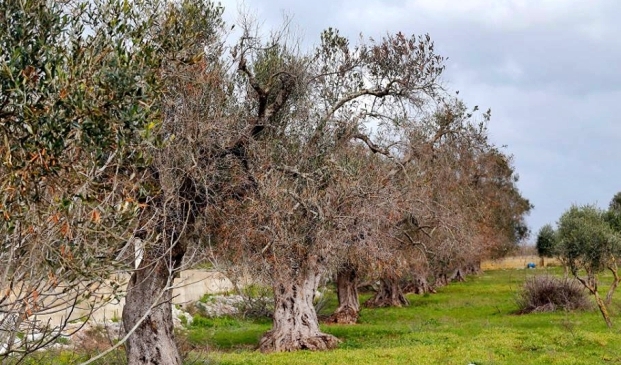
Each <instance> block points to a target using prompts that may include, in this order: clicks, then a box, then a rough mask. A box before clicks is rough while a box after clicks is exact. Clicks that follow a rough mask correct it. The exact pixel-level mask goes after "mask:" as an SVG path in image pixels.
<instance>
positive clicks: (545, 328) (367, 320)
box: [24, 268, 621, 365]
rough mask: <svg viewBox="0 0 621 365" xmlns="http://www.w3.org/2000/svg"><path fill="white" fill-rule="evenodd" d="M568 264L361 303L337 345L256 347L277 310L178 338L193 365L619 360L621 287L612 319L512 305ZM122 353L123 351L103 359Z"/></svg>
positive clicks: (118, 360)
mask: <svg viewBox="0 0 621 365" xmlns="http://www.w3.org/2000/svg"><path fill="white" fill-rule="evenodd" d="M548 270H549V271H548ZM561 272H562V270H561V269H559V268H555V269H536V270H495V271H488V272H486V273H484V274H481V275H479V276H474V277H469V278H468V280H467V282H464V283H453V284H451V285H449V286H447V287H445V288H442V289H440V290H439V292H438V293H437V294H432V295H425V296H416V295H410V296H409V297H408V298H409V300H410V302H411V305H410V306H409V307H405V308H385V309H363V310H362V313H361V317H360V323H359V324H357V325H324V326H323V327H322V328H323V330H324V331H325V332H328V333H331V334H333V335H335V336H337V337H338V338H340V339H341V340H342V343H341V344H340V346H339V348H338V349H336V350H332V351H325V352H308V351H300V352H294V353H276V354H262V353H259V352H257V351H255V350H254V348H255V347H256V345H257V343H258V340H259V338H260V336H261V334H262V333H263V332H265V331H267V330H268V329H269V328H270V325H271V324H270V322H269V320H259V321H249V320H240V319H235V318H216V319H209V318H202V317H197V319H196V321H195V324H194V325H193V326H191V327H189V328H188V329H186V330H184V331H182V332H181V333H180V336H179V338H180V342H181V346H182V349H183V350H184V352H185V353H186V354H187V355H189V356H188V360H187V361H186V364H187V365H190V364H196V365H205V364H220V365H225V364H227V365H230V364H276V365H278V364H283V365H284V364H443V365H444V364H448V365H450V364H454V365H468V364H477V365H499V364H511V365H514V364H525V365H532V364H542V365H543V364H546V365H547V364H559V365H560V364H585V365H586V364H589V365H591V364H621V316H618V315H617V314H619V313H621V306H620V304H621V294H618V295H617V296H616V298H615V301H613V305H612V306H611V308H610V309H611V312H612V315H613V321H615V320H616V322H618V323H616V325H615V327H613V329H608V328H607V327H606V326H605V324H604V321H603V320H602V318H601V317H600V314H599V312H598V311H597V310H596V309H593V310H591V311H586V312H557V313H538V314H528V315H516V314H514V313H515V311H516V310H517V305H516V304H515V299H516V295H517V292H518V291H519V289H520V288H521V286H522V283H523V282H524V280H525V279H527V278H528V277H531V276H533V275H539V274H546V273H553V274H555V275H561ZM602 288H604V285H602ZM369 295H370V294H366V295H363V296H362V298H361V299H362V300H365V299H366V298H368V297H369ZM615 303H617V304H615ZM335 306H336V298H335V296H334V295H328V296H327V302H326V306H325V307H324V309H323V310H322V312H321V313H320V314H323V315H326V314H329V313H331V311H333V310H334V308H335ZM90 353H91V354H92V352H90ZM50 356H51V357H50ZM88 357H89V355H88V353H85V352H84V351H80V350H78V351H77V352H71V353H69V352H62V353H56V354H54V353H52V352H50V353H47V354H46V353H39V355H38V356H36V358H34V359H30V360H29V361H26V362H25V363H24V364H27V365H47V364H75V363H79V362H81V361H80V360H82V361H83V360H86V359H87V358H88ZM123 362H124V355H123V353H122V351H119V352H117V353H113V354H112V355H111V356H109V357H107V358H106V359H103V360H101V361H98V362H97V364H99V365H103V364H106V365H107V364H122V363H123Z"/></svg>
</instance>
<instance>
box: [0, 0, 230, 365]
mask: <svg viewBox="0 0 621 365" xmlns="http://www.w3.org/2000/svg"><path fill="white" fill-rule="evenodd" d="M0 9H1V10H0V23H1V25H0V90H1V93H0V134H1V138H2V145H1V146H0V155H1V156H2V157H1V158H2V164H1V165H0V181H1V182H0V184H1V186H0V199H1V200H0V210H1V213H0V214H1V215H2V219H1V220H0V234H1V235H2V237H3V239H2V243H1V244H0V267H1V272H0V275H1V276H0V280H1V282H0V311H1V312H3V316H2V317H1V318H0V325H1V326H2V327H3V329H8V332H5V331H3V334H4V333H8V338H5V339H3V341H4V344H5V345H6V346H5V347H4V349H3V354H2V356H11V355H12V354H21V355H20V356H25V355H27V354H28V353H31V352H32V351H35V350H36V349H38V348H41V347H43V346H45V345H47V344H50V343H53V341H54V338H55V337H56V336H59V335H61V334H63V329H64V328H65V325H66V320H67V319H68V318H66V320H65V323H63V324H61V325H60V326H55V327H53V326H50V325H49V324H48V323H45V322H43V323H42V322H41V321H39V320H38V318H39V316H41V315H45V314H46V313H50V312H52V311H59V310H62V309H65V308H69V310H71V308H73V307H74V306H75V305H76V304H81V305H89V306H91V308H93V309H94V308H96V307H97V306H98V305H100V304H102V303H104V302H105V301H106V300H107V299H109V298H110V297H114V296H117V297H118V295H119V294H120V293H118V291H117V289H118V287H119V284H120V283H118V282H117V281H116V280H114V275H113V274H115V273H118V272H126V271H129V270H130V269H131V268H133V266H134V265H133V255H129V257H128V256H126V255H124V254H123V252H127V251H128V250H127V246H131V245H132V243H133V242H135V240H136V239H137V238H140V239H141V240H142V241H143V242H144V247H145V250H147V251H148V253H147V254H145V259H144V260H143V261H142V267H148V268H154V267H156V268H158V267H159V266H158V265H159V263H160V262H161V260H164V262H165V263H170V260H172V259H171V256H174V255H171V250H170V247H171V242H174V240H173V241H166V242H165V243H163V242H162V240H163V239H168V238H170V235H166V233H168V232H170V230H168V227H170V225H169V224H168V221H170V220H167V219H166V217H168V216H170V215H172V213H170V212H172V211H173V210H175V209H168V206H167V205H166V203H165V202H166V199H165V198H164V197H163V196H164V195H165V194H163V193H161V192H162V190H164V189H161V188H160V186H161V185H160V182H159V181H158V177H159V176H162V175H163V174H158V171H157V166H156V164H154V161H156V160H157V157H158V154H157V153H156V152H157V151H159V150H161V147H162V146H163V145H164V144H165V143H166V135H164V134H162V133H159V131H161V130H162V129H161V125H162V123H163V120H170V118H171V117H170V114H171V112H172V109H171V108H170V107H169V104H167V103H166V102H165V101H166V100H167V99H169V98H168V96H167V95H169V94H170V85H171V83H170V82H169V81H167V80H169V79H170V75H171V74H172V70H173V69H174V67H175V66H179V67H181V66H180V65H189V64H193V63H196V62H197V60H199V59H201V58H204V47H205V46H207V45H208V41H209V39H210V38H211V37H212V35H213V34H214V32H215V30H214V29H216V28H217V27H218V26H219V24H220V23H219V14H220V11H221V10H220V9H219V8H216V7H215V6H214V5H213V4H210V3H207V2H203V1H180V2H174V3H172V2H167V1H133V2H131V3H130V2H127V1H120V0H98V1H71V0H67V1H44V0H25V1H4V2H2V3H1V5H0ZM170 206H171V207H172V206H173V204H170ZM176 210H177V211H176V213H181V214H183V210H181V211H180V210H179V209H176ZM162 212H168V213H166V214H163V213H162ZM154 221H159V224H156V223H154ZM179 226H180V225H178V227H179ZM178 227H177V228H176V229H177V231H178V230H179V229H178ZM163 233H164V234H163ZM173 247H174V245H173ZM152 248H155V249H154V250H152ZM130 252H133V247H131V251H130ZM162 258H163V259H162ZM175 259H179V257H178V255H177V256H176V257H175ZM166 260H169V261H166ZM166 266H167V268H170V270H158V269H156V270H152V271H150V272H151V273H153V272H156V273H157V274H156V275H150V276H149V275H145V276H146V277H147V279H146V280H143V278H144V276H142V277H139V278H137V276H139V275H140V273H142V272H144V271H145V269H142V271H141V269H140V268H139V270H138V271H136V272H135V273H133V276H134V277H133V279H132V282H131V283H130V286H129V287H130V293H129V294H128V305H127V306H126V309H127V310H129V311H133V312H132V314H133V315H127V316H125V315H124V317H125V319H126V324H125V325H126V326H127V327H128V328H129V329H130V331H128V335H130V336H133V337H132V340H130V343H129V347H128V358H129V362H130V363H133V364H138V363H167V364H174V363H180V359H179V356H178V352H177V350H176V348H175V347H174V342H173V340H172V318H171V315H170V314H167V312H170V302H169V300H170V290H169V289H170V286H165V285H164V286H161V285H160V284H161V282H162V281H163V282H166V283H169V282H170V280H171V277H172V276H171V275H172V274H174V268H175V267H176V266H175V265H174V264H172V265H169V264H166ZM147 270H148V269H147ZM164 274H165V275H166V277H165V278H164V279H163V280H162V278H161V277H162V276H163V275H164ZM158 275H159V276H158ZM149 280H152V281H151V282H149ZM154 282H155V283H156V284H153V283H154ZM140 285H144V286H151V287H154V288H156V289H157V290H156V292H157V293H156V294H153V293H149V292H148V291H146V290H141V288H136V286H140ZM158 285H160V286H158ZM85 298H89V299H88V300H85ZM145 323H146V324H147V325H144V324H145ZM140 324H142V325H143V326H142V327H140ZM148 329H151V331H150V332H149V331H148ZM24 331H25V332H26V333H27V334H28V333H30V332H33V331H36V332H39V333H43V336H42V337H35V336H25V337H24V339H23V340H19V339H17V338H16V334H17V332H24ZM154 334H155V336H153V335H154ZM33 338H39V339H38V340H33ZM147 340H148V341H147ZM149 341H150V342H149ZM143 342H149V344H148V345H147V346H140V345H139V344H140V343H143ZM145 348H148V350H150V353H148V352H147V351H143V349H145ZM151 354H156V355H154V356H151Z"/></svg>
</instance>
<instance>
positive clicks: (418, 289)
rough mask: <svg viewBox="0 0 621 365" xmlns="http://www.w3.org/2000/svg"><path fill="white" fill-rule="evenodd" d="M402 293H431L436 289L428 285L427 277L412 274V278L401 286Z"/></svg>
mask: <svg viewBox="0 0 621 365" xmlns="http://www.w3.org/2000/svg"><path fill="white" fill-rule="evenodd" d="M403 292H404V293H414V294H431V293H435V292H436V291H435V290H434V289H433V288H432V287H431V285H429V282H428V281H427V278H426V277H425V276H423V275H414V278H413V279H412V280H411V281H410V282H409V283H407V284H406V285H405V286H404V287H403Z"/></svg>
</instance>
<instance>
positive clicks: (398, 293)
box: [364, 276, 410, 308]
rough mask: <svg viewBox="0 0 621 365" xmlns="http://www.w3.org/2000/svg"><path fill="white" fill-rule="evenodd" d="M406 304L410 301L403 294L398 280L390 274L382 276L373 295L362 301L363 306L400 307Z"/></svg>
mask: <svg viewBox="0 0 621 365" xmlns="http://www.w3.org/2000/svg"><path fill="white" fill-rule="evenodd" d="M408 304H410V302H408V300H407V299H406V298H405V295H403V291H402V290H401V286H400V285H399V280H398V279H397V278H396V277H392V276H388V277H385V278H382V279H381V280H380V287H379V290H378V291H377V293H375V296H374V297H373V298H371V299H369V300H367V301H366V302H365V303H364V305H365V306H367V307H372V308H373V307H374V308H380V307H401V306H404V305H408Z"/></svg>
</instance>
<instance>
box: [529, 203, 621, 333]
mask: <svg viewBox="0 0 621 365" xmlns="http://www.w3.org/2000/svg"><path fill="white" fill-rule="evenodd" d="M620 203H621V193H617V194H616V195H615V196H614V197H613V199H612V201H611V202H610V205H609V207H608V209H607V210H601V209H599V208H597V207H595V206H592V205H585V206H575V205H574V206H572V207H571V208H570V209H569V210H567V211H566V212H565V213H563V215H562V216H561V217H560V219H559V221H558V223H557V229H556V230H555V229H554V228H553V227H552V225H550V224H547V225H545V226H543V227H541V229H540V230H539V232H538V235H537V244H536V246H537V251H538V253H539V255H540V256H542V257H557V258H559V260H560V261H561V262H562V263H563V265H565V267H566V269H567V270H568V271H570V272H571V274H572V275H573V276H574V277H575V278H576V279H577V280H578V281H579V282H580V283H582V284H583V285H584V287H585V288H586V289H587V290H588V291H589V292H590V293H591V294H592V295H593V296H594V297H595V301H596V303H597V306H598V307H599V309H600V311H601V313H602V316H603V317H604V320H605V321H606V324H607V325H608V326H612V321H611V319H610V316H609V314H608V310H607V305H609V304H610V303H611V301H612V296H613V294H614V292H615V290H616V289H617V287H618V285H619V282H620V281H621V278H620V277H619V273H618V266H617V265H618V258H619V256H620V255H621V224H620V222H621V204H620ZM605 270H609V271H610V272H611V273H612V275H613V281H612V283H611V284H610V287H609V288H608V293H607V294H606V297H605V298H604V299H602V298H601V296H600V294H599V280H598V275H599V274H601V273H602V272H603V271H605Z"/></svg>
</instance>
